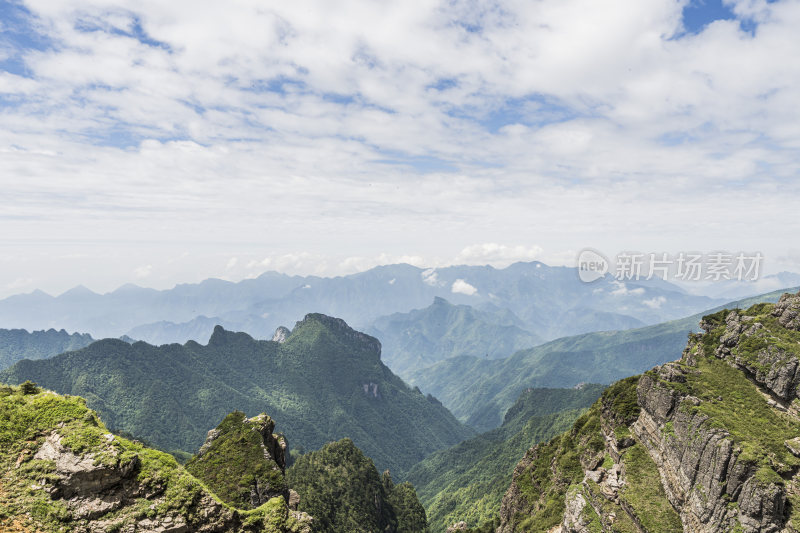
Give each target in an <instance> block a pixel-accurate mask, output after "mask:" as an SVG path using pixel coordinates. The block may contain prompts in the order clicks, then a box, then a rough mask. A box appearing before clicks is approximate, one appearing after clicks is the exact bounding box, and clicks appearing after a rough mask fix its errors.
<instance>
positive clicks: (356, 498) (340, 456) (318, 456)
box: [286, 439, 426, 533]
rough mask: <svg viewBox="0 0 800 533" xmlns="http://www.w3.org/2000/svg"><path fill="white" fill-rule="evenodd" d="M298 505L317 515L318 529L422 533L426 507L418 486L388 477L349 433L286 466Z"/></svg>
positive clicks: (332, 531) (336, 531) (325, 530)
mask: <svg viewBox="0 0 800 533" xmlns="http://www.w3.org/2000/svg"><path fill="white" fill-rule="evenodd" d="M286 479H287V482H288V483H289V486H291V487H292V489H294V490H296V491H297V492H298V494H299V495H300V505H299V509H300V510H301V511H305V512H307V513H309V514H310V515H312V516H313V517H314V531H318V532H325V533H339V532H343V531H347V532H352V533H361V532H363V533H367V532H374V531H385V532H398V533H406V532H407V533H412V532H419V533H422V532H424V531H426V522H425V510H424V509H423V507H422V505H420V503H419V501H418V500H417V497H416V493H415V492H414V488H413V487H412V486H411V485H410V484H408V483H403V484H400V485H395V484H394V483H393V482H392V480H391V476H390V475H389V473H388V472H386V473H384V475H383V477H382V478H381V477H379V476H378V471H377V470H376V469H375V465H374V464H373V462H372V460H371V459H369V458H368V457H366V456H364V454H363V453H361V450H359V449H358V448H357V447H356V446H355V445H354V444H353V441H352V440H350V439H342V440H340V441H338V442H333V443H330V444H327V445H325V446H323V447H322V449H321V450H318V451H315V452H311V453H308V454H306V455H303V456H301V457H300V458H298V459H297V461H296V462H295V463H294V465H292V467H291V468H289V470H288V471H287V475H286Z"/></svg>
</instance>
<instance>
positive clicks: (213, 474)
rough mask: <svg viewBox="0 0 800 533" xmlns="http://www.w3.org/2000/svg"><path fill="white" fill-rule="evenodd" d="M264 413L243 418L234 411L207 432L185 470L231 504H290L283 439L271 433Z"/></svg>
mask: <svg viewBox="0 0 800 533" xmlns="http://www.w3.org/2000/svg"><path fill="white" fill-rule="evenodd" d="M274 429H275V422H274V421H273V420H272V418H270V417H269V416H268V415H266V414H263V413H262V414H260V415H258V416H255V417H253V418H246V417H245V414H244V413H242V412H241V411H234V412H233V413H231V414H229V415H228V416H226V417H225V418H224V419H223V420H222V422H220V424H219V425H218V426H217V427H216V428H215V429H212V430H211V431H209V432H208V436H207V437H206V441H205V443H204V444H203V446H202V447H200V450H199V451H198V452H197V454H195V456H194V457H192V459H190V460H189V462H188V463H186V470H188V471H189V473H191V474H192V475H194V476H195V477H197V478H198V479H199V480H201V481H203V482H204V483H205V484H206V485H207V486H208V487H209V488H211V489H212V490H213V491H214V492H215V493H216V494H217V496H219V497H220V498H221V499H222V500H223V501H225V502H226V503H228V504H230V505H234V506H236V507H239V508H242V509H255V508H256V507H258V506H260V505H263V504H264V503H266V502H267V501H269V500H270V499H271V498H274V497H276V496H281V497H283V498H284V500H286V502H287V503H288V502H289V488H288V486H287V485H286V480H285V479H284V474H285V472H286V454H287V450H286V438H285V437H284V436H283V435H276V434H274V433H273V430H274Z"/></svg>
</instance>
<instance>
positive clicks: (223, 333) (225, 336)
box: [208, 324, 255, 346]
mask: <svg viewBox="0 0 800 533" xmlns="http://www.w3.org/2000/svg"><path fill="white" fill-rule="evenodd" d="M237 340H246V341H250V342H254V341H255V339H253V337H251V336H250V335H248V334H247V333H242V332H234V331H228V330H226V329H225V328H223V327H222V326H220V325H219V324H218V325H216V326H214V332H213V333H212V334H211V338H209V339H208V346H221V345H223V344H230V343H232V342H235V341H237Z"/></svg>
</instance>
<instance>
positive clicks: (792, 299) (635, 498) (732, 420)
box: [497, 293, 800, 533]
mask: <svg viewBox="0 0 800 533" xmlns="http://www.w3.org/2000/svg"><path fill="white" fill-rule="evenodd" d="M701 327H702V328H703V330H704V332H703V333H700V334H693V335H690V338H689V342H688V346H687V347H686V349H685V351H684V352H683V356H682V357H681V359H680V360H679V361H676V362H673V363H667V364H665V365H662V366H660V367H656V368H655V369H653V370H651V371H648V372H646V373H645V374H644V375H642V376H639V377H634V378H628V379H626V380H622V381H620V382H618V383H616V384H615V385H613V386H612V387H610V388H609V389H608V390H607V391H606V392H605V393H604V394H603V396H602V398H601V399H600V400H599V401H598V402H597V403H596V404H595V405H594V406H593V407H592V408H591V409H590V410H589V412H588V413H587V414H586V415H584V416H583V417H581V418H580V419H579V420H578V421H577V422H576V423H575V425H574V426H573V428H572V430H571V431H569V432H567V433H565V434H563V435H561V436H559V437H556V438H555V439H553V440H551V441H550V442H548V443H546V444H542V445H539V446H536V447H534V448H532V449H530V450H529V451H528V452H527V454H526V455H525V457H524V458H523V460H522V461H521V462H520V463H519V464H518V465H517V467H516V469H515V471H514V477H513V481H512V484H511V487H510V488H509V490H508V492H507V493H506V495H505V497H504V499H503V503H502V507H501V510H500V515H501V524H500V526H499V528H498V529H497V532H498V533H510V532H516V531H549V532H562V533H565V532H590V531H592V532H594V531H621V532H624V531H631V532H670V531H689V532H703V533H705V532H709V533H710V532H722V531H738V532H794V531H800V474H798V470H799V469H800V387H798V385H800V371H799V367H800V293H798V294H796V295H789V294H786V295H784V296H783V297H782V298H781V299H780V301H779V302H778V303H777V304H759V305H756V306H753V307H751V308H750V309H748V310H746V311H742V310H738V309H737V310H725V311H721V312H719V313H715V314H714V315H710V316H707V317H704V319H703V321H702V322H701Z"/></svg>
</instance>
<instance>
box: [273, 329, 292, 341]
mask: <svg viewBox="0 0 800 533" xmlns="http://www.w3.org/2000/svg"><path fill="white" fill-rule="evenodd" d="M291 334H292V332H291V331H290V330H289V328H287V327H286V326H278V329H276V330H275V334H274V335H273V336H272V340H273V342H277V343H280V344H283V343H284V342H286V339H288V338H289V335H291Z"/></svg>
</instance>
